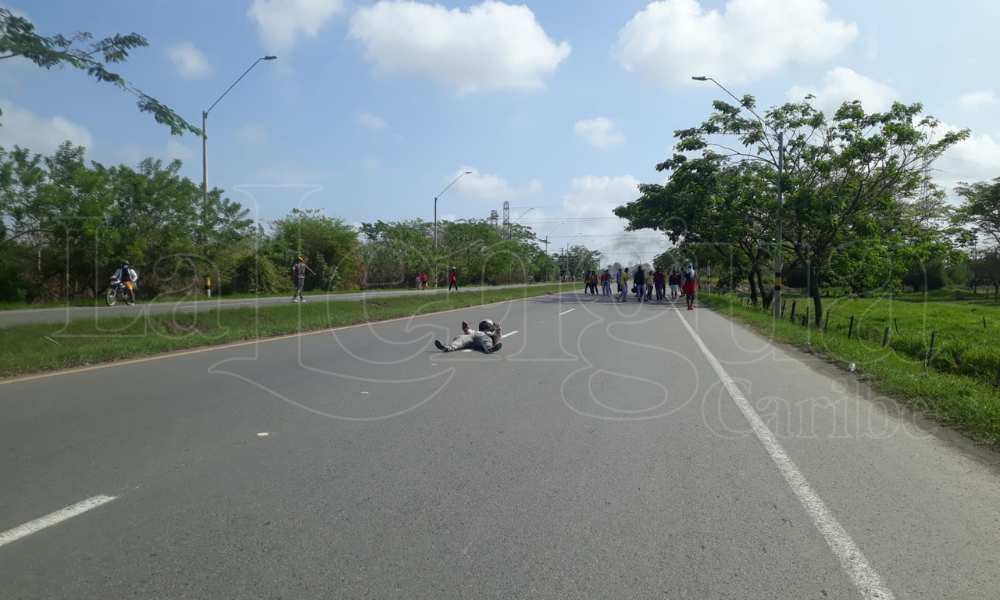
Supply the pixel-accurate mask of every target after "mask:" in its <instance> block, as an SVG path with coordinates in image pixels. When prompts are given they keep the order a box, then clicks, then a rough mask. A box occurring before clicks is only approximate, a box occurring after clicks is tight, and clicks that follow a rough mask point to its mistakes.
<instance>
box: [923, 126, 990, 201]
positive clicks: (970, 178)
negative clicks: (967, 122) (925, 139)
mask: <svg viewBox="0 0 1000 600" xmlns="http://www.w3.org/2000/svg"><path fill="white" fill-rule="evenodd" d="M960 129H961V128H960V127H956V126H954V125H950V124H948V123H941V124H940V125H939V126H938V128H937V129H936V130H935V133H934V135H933V139H935V140H936V139H940V138H941V136H942V135H943V134H945V133H947V132H955V131H959V130H960ZM931 169H932V170H931V176H932V177H933V178H934V181H935V182H936V183H937V184H938V185H940V186H941V187H943V188H944V190H945V191H946V192H948V193H949V194H950V195H954V188H955V186H956V185H957V184H958V183H959V182H960V181H964V182H970V183H971V182H974V181H988V180H991V179H995V178H997V177H1000V140H998V139H997V138H996V137H995V136H992V135H989V134H986V133H981V134H978V135H977V134H973V135H971V136H969V139H967V140H965V141H964V142H959V143H958V144H955V145H954V146H952V147H951V148H950V149H949V150H948V151H947V152H945V154H944V156H942V157H941V158H940V159H938V160H937V161H936V162H935V163H934V164H933V165H932V167H931Z"/></svg>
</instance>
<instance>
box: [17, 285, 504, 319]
mask: <svg viewBox="0 0 1000 600" xmlns="http://www.w3.org/2000/svg"><path fill="white" fill-rule="evenodd" d="M507 287H521V286H513V285H512V286H504V285H501V286H472V287H463V288H461V290H460V291H463V292H470V291H476V290H493V289H502V288H507ZM447 293H448V290H446V289H445V288H434V289H428V290H420V291H418V290H411V289H400V290H389V291H381V292H358V293H354V294H317V295H310V296H306V302H328V301H336V300H363V299H365V298H379V297H393V296H405V295H410V294H447ZM290 302H291V298H290V297H288V296H280V297H261V298H241V299H232V300H229V299H223V298H216V299H212V300H205V299H202V300H198V301H195V300H178V301H176V302H155V303H154V302H138V303H136V304H135V305H134V306H128V305H126V304H116V305H114V306H106V305H105V304H104V303H103V301H102V303H101V304H99V305H98V306H65V307H60V308H25V309H17V310H0V327H10V326H11V325H24V324H27V323H65V322H66V321H71V320H73V319H97V318H99V317H107V316H109V315H111V316H129V315H137V314H142V315H159V314H173V313H196V312H199V311H201V312H208V311H211V310H217V309H220V308H248V307H254V306H275V305H278V304H289V303H290Z"/></svg>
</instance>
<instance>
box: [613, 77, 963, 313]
mask: <svg viewBox="0 0 1000 600" xmlns="http://www.w3.org/2000/svg"><path fill="white" fill-rule="evenodd" d="M811 100H812V97H811V96H807V97H806V98H805V100H803V101H802V102H796V103H787V104H784V105H782V106H779V107H773V108H771V109H770V110H768V111H767V112H765V114H764V116H763V117H757V115H756V113H754V112H753V109H754V106H755V101H754V98H753V96H744V98H743V100H742V101H741V102H740V104H741V105H742V107H739V106H733V105H730V104H728V103H726V102H722V101H716V102H715V103H714V104H713V107H714V110H715V112H714V114H713V115H711V116H710V117H709V118H708V119H707V120H706V121H704V122H703V123H702V124H701V125H700V126H698V127H693V128H689V129H682V130H678V131H676V132H675V134H674V135H675V137H676V138H677V140H678V141H677V144H676V145H675V150H676V153H675V154H674V156H673V157H672V158H671V159H669V160H667V161H665V162H663V163H661V164H660V165H657V170H659V171H672V172H673V173H674V174H676V173H677V172H678V170H683V168H684V166H685V163H687V162H688V161H690V160H692V159H691V158H690V157H689V156H688V155H689V154H696V153H700V154H701V157H700V159H701V160H703V161H709V162H716V163H717V162H720V161H726V162H728V161H736V162H742V161H759V162H761V163H763V164H764V165H765V172H770V170H772V169H775V168H776V167H777V162H778V153H779V152H778V148H779V145H778V132H782V133H783V134H784V136H785V140H784V145H785V148H784V149H785V161H784V167H785V171H784V176H783V178H782V187H783V189H784V191H785V205H784V207H783V212H782V219H783V223H782V224H783V228H784V236H783V237H784V240H783V248H780V249H779V251H781V252H787V253H788V254H789V256H790V257H791V259H792V260H791V261H790V263H791V264H789V265H788V269H789V270H790V269H792V268H794V267H795V266H802V267H803V268H805V269H806V272H807V279H808V282H809V283H808V287H809V290H808V291H809V295H810V296H811V297H812V298H813V304H814V309H815V310H814V311H813V316H814V318H815V320H816V323H817V324H819V323H822V315H823V310H822V298H821V294H820V287H821V285H822V284H823V282H824V280H825V279H826V278H828V277H829V274H830V272H829V266H830V265H831V259H832V258H833V256H834V254H835V252H836V251H837V250H838V249H839V248H842V247H844V246H847V245H852V244H859V245H860V247H862V248H865V247H867V248H874V247H877V246H879V245H884V244H886V243H887V242H888V241H889V240H888V239H887V237H886V236H887V234H888V233H890V231H889V230H887V228H886V227H885V224H886V223H889V222H891V221H892V220H893V219H894V218H896V217H897V216H898V213H899V209H900V202H901V201H904V200H907V199H913V198H915V197H916V196H917V195H918V192H919V191H920V190H921V186H922V185H923V184H924V183H925V182H926V171H927V169H928V167H929V166H930V164H931V163H933V161H934V160H935V159H936V158H937V157H938V156H940V155H941V153H942V152H944V151H945V150H946V149H947V148H949V147H951V146H952V145H954V144H955V143H957V142H959V141H961V140H963V139H965V138H966V137H968V135H969V132H968V130H963V131H958V132H947V133H945V134H943V135H942V136H940V138H939V139H937V140H936V141H932V139H931V137H930V134H931V133H932V132H933V131H934V129H935V128H936V127H937V125H938V124H939V123H938V121H936V120H935V119H934V118H933V117H929V116H921V112H922V110H923V107H922V106H921V105H920V104H911V105H904V104H900V103H895V104H893V106H892V108H890V109H889V110H888V111H886V112H884V113H871V114H868V113H865V111H864V109H863V108H862V106H861V103H860V102H859V101H854V102H845V103H844V104H843V105H842V106H841V107H840V109H838V110H837V112H836V113H835V114H834V115H833V116H832V117H831V118H829V119H827V118H826V117H825V116H824V115H823V113H822V112H821V111H818V110H816V109H815V108H813V106H812V104H811ZM742 108H746V109H748V111H749V112H750V114H751V115H753V116H748V115H747V114H745V113H744V112H743V111H742ZM727 138H735V139H736V142H737V143H736V144H733V145H726V144H725V143H723V142H725V140H726V139H727ZM695 160H698V159H695ZM696 185H697V182H696ZM688 191H689V193H690V194H692V195H694V196H695V197H696V198H697V197H698V195H699V194H700V197H701V198H702V199H703V200H704V201H705V202H706V203H708V202H709V200H708V198H709V196H710V195H711V194H710V193H711V192H712V191H713V189H712V188H709V190H708V192H706V191H700V190H698V188H697V187H696V186H693V187H691V188H688ZM650 204H654V203H650ZM709 205H710V206H711V204H709ZM652 208H654V207H647V209H646V210H647V211H649V210H652ZM622 212H625V213H627V212H628V207H624V208H623V209H622ZM629 216H630V217H631V216H634V215H629ZM654 216H655V219H656V222H653V223H650V224H652V225H654V226H657V227H659V228H660V229H664V228H666V227H669V223H668V220H669V219H673V218H675V215H674V214H672V213H670V212H669V210H665V211H661V212H660V213H659V214H655V215H654ZM631 225H632V221H631V219H630V226H631ZM760 233H761V234H762V236H766V237H764V239H763V240H762V241H764V242H766V243H767V242H768V239H769V238H770V236H771V235H772V233H771V232H770V231H762V232H760ZM765 245H766V244H765ZM861 256H863V254H862V255H861Z"/></svg>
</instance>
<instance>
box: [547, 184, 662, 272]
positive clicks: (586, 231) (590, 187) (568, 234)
mask: <svg viewBox="0 0 1000 600" xmlns="http://www.w3.org/2000/svg"><path fill="white" fill-rule="evenodd" d="M638 186H639V180H638V179H636V178H635V177H633V176H631V175H620V176H617V177H607V176H595V175H585V176H583V177H576V178H574V179H573V180H572V181H571V182H570V186H569V190H568V191H567V192H566V194H564V195H563V198H562V199H563V208H562V210H561V211H560V216H563V217H566V218H567V221H566V224H565V225H563V226H562V227H560V229H559V231H558V236H556V237H553V238H550V239H551V240H552V242H553V243H554V244H556V247H559V246H561V245H565V244H568V243H571V244H572V245H578V244H582V245H585V246H587V247H588V248H593V249H596V250H600V251H601V252H602V253H604V257H603V260H602V264H604V265H605V266H606V265H608V264H610V263H614V262H615V261H619V262H621V263H622V264H624V265H626V266H628V265H631V264H634V263H635V262H637V261H639V260H641V261H642V262H650V261H652V259H653V257H654V256H656V255H657V254H660V253H661V252H663V251H664V250H666V249H667V248H669V247H670V244H669V242H668V240H667V239H666V238H665V237H664V236H663V235H662V234H660V233H656V232H652V231H635V232H626V231H625V225H626V224H627V223H626V222H625V221H624V220H622V219H618V218H616V217H615V216H614V215H613V214H612V213H611V211H612V209H614V208H615V207H616V206H620V205H623V204H627V203H629V202H632V201H633V200H635V199H637V198H638V197H639V189H638ZM559 218H560V217H559V216H557V217H554V218H553V219H552V220H553V221H555V222H558V220H559ZM542 233H543V234H544V233H545V232H544V231H543V232H542ZM572 236H577V237H575V239H574V238H573V237H572Z"/></svg>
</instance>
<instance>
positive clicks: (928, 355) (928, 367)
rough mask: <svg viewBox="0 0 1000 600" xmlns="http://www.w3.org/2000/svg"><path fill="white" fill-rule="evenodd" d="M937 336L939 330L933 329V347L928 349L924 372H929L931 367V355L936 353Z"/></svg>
mask: <svg viewBox="0 0 1000 600" xmlns="http://www.w3.org/2000/svg"><path fill="white" fill-rule="evenodd" d="M936 336H937V331H934V330H932V331H931V347H930V349H929V350H928V351H927V360H925V361H924V372H927V371H929V370H930V368H931V356H933V355H934V338H935V337H936Z"/></svg>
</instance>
